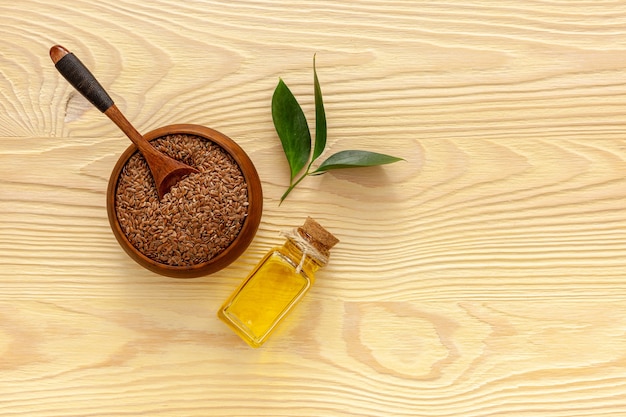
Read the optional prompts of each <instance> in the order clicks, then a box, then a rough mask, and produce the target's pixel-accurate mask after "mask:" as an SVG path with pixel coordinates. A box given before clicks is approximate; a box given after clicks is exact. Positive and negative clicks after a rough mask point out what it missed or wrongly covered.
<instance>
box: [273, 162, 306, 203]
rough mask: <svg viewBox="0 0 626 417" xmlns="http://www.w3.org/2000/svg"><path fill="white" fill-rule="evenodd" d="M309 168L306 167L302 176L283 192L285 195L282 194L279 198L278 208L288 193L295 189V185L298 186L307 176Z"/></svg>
mask: <svg viewBox="0 0 626 417" xmlns="http://www.w3.org/2000/svg"><path fill="white" fill-rule="evenodd" d="M310 167H311V166H310V165H309V166H308V167H307V170H306V172H305V173H304V174H302V176H301V177H300V178H298V179H297V180H296V182H293V183H291V185H290V186H289V188H287V191H285V193H284V194H283V196H282V197H281V198H280V203H278V205H279V206H280V205H281V204H282V203H283V200H285V198H287V196H288V195H289V193H290V192H291V190H293V189H294V188H296V185H298V184H300V182H301V181H302V180H303V179H305V178H306V177H307V176H308V175H309V168H310Z"/></svg>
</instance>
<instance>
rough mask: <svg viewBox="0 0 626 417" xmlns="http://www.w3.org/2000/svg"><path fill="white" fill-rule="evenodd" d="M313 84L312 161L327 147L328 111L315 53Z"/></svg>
mask: <svg viewBox="0 0 626 417" xmlns="http://www.w3.org/2000/svg"><path fill="white" fill-rule="evenodd" d="M313 84H314V89H315V148H314V149H313V158H312V159H311V162H313V161H315V160H316V159H317V158H318V157H319V156H320V155H321V154H322V152H324V148H325V147H326V111H325V110H324V100H323V99H322V89H321V87H320V81H319V79H318V78H317V70H316V69H315V55H313Z"/></svg>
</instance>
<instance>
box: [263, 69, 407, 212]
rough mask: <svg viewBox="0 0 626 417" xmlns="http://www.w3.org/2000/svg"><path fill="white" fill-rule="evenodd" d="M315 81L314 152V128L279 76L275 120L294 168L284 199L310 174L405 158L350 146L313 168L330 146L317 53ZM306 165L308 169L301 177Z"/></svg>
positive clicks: (291, 169)
mask: <svg viewBox="0 0 626 417" xmlns="http://www.w3.org/2000/svg"><path fill="white" fill-rule="evenodd" d="M313 84H314V93H315V146H314V147H313V153H312V154H311V132H310V130H309V126H308V123H307V121H306V117H305V115H304V112H303V111H302V107H300V104H299V103H298V101H297V100H296V98H295V97H294V95H293V94H292V92H291V90H289V87H287V84H285V82H284V81H283V80H282V79H280V80H279V82H278V85H277V86H276V89H275V90H274V95H273V96H272V120H273V121H274V127H275V128H276V133H278V137H279V138H280V142H281V144H282V146H283V150H284V152H285V156H286V157H287V162H288V163H289V169H290V172H291V174H290V181H289V187H288V188H287V190H286V191H285V193H284V194H283V195H282V197H281V198H280V202H281V203H282V202H283V201H284V200H285V198H287V196H288V195H289V193H290V192H291V191H292V190H293V189H294V188H295V187H296V186H297V185H298V184H300V182H302V180H303V179H304V178H306V177H307V176H311V175H321V174H324V173H326V172H328V171H331V170H335V169H342V168H358V167H371V166H378V165H384V164H391V163H393V162H397V161H402V160H403V159H402V158H396V157H395V156H390V155H385V154H382V153H376V152H369V151H361V150H346V151H340V152H337V153H335V154H333V155H331V156H329V157H328V158H327V159H326V160H325V161H323V162H322V163H321V164H319V166H318V167H317V168H316V169H313V168H312V166H313V163H314V162H315V161H316V160H317V159H318V158H319V157H320V156H321V155H322V153H323V152H324V149H325V148H326V135H327V126H326V112H325V110H324V101H323V99H322V89H321V87H320V82H319V79H318V77H317V70H316V68H315V57H313ZM307 162H308V165H307ZM305 166H306V169H305ZM303 169H304V173H302V174H301V175H300V176H299V177H298V174H299V173H300V172H302V170H303Z"/></svg>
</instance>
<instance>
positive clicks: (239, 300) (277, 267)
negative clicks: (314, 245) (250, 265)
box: [218, 243, 319, 347]
mask: <svg viewBox="0 0 626 417" xmlns="http://www.w3.org/2000/svg"><path fill="white" fill-rule="evenodd" d="M301 258H302V253H301V252H300V251H299V250H298V249H297V248H295V246H293V245H290V244H289V243H286V244H285V246H283V247H281V248H276V249H273V250H272V251H270V252H269V253H268V254H267V255H266V256H265V258H263V260H262V261H261V262H260V263H259V265H257V267H256V268H255V269H254V270H253V271H252V272H251V273H250V275H249V276H248V278H246V279H245V280H244V281H243V283H242V284H241V285H240V286H239V288H238V289H237V290H236V291H235V292H234V293H233V294H232V295H231V297H230V298H229V299H228V300H227V301H226V302H225V303H224V305H223V306H222V308H220V310H219V311H218V316H219V318H220V319H221V320H222V321H224V322H225V323H226V324H228V325H229V326H230V327H231V328H232V329H233V330H234V331H235V333H237V334H238V335H239V336H240V337H241V338H242V339H243V340H244V341H245V342H246V343H248V344H249V345H250V346H252V347H259V346H261V345H262V344H263V343H264V342H265V341H266V340H267V338H268V337H269V335H270V334H271V333H272V331H273V330H274V329H275V327H276V326H277V325H278V324H279V323H280V322H281V321H282V319H283V318H284V317H285V315H286V314H287V313H288V312H289V311H290V310H291V309H292V308H293V307H294V306H295V305H296V304H297V303H298V302H299V301H300V299H301V298H302V296H303V295H304V294H305V293H306V292H307V291H308V290H309V288H310V287H311V285H312V284H313V280H314V276H313V273H314V271H315V270H316V269H317V267H318V266H319V265H317V264H316V263H315V262H313V261H312V260H310V259H309V258H305V262H304V265H303V267H302V270H301V271H298V268H297V265H298V262H299V261H300V259H301Z"/></svg>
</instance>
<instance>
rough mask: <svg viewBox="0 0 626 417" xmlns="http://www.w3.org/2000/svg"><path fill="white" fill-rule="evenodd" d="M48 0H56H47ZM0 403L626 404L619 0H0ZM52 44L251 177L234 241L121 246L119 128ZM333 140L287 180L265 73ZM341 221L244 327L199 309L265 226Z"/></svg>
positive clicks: (290, 411)
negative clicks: (234, 329)
mask: <svg viewBox="0 0 626 417" xmlns="http://www.w3.org/2000/svg"><path fill="white" fill-rule="evenodd" d="M51 3H54V4H51ZM0 16H1V18H2V22H1V26H0V27H1V35H0V36H1V38H2V41H0V180H1V182H0V415H2V416H3V417H11V416H13V417H15V416H17V417H26V416H28V417H31V416H37V417H38V416H64V417H65V416H248V417H250V416H439V417H443V416H446V417H450V416H463V417H479V416H480V417H486V416H516V417H518V416H541V417H544V416H545V417H556V416H563V417H575V416H626V140H625V138H624V133H625V131H626V1H600V0H598V1H557V0H554V1H547V0H546V1H523V0H517V1H515V0H513V1H504V2H503V1H495V0H493V1H491V0H486V1H482V0H481V1H467V0H463V1H461V0H448V1H443V2H440V1H438V2H433V1H423V0H422V1H413V0H406V1H401V0H400V1H393V2H391V1H385V0H357V1H352V0H350V1H334V2H330V1H328V2H325V1H297V0H293V1H289V2H284V1H278V0H274V1H269V0H246V1H225V0H224V1H220V0H214V1H213V0H197V1H175V0H160V1H159V0H157V1H150V0H132V1H131V0H123V1H116V2H106V1H104V2H103V1H95V0H56V1H55V2H47V1H37V0H2V1H0ZM55 43H60V44H62V45H64V46H66V47H67V48H69V49H71V50H72V51H74V52H75V53H76V54H77V55H78V56H79V57H80V58H81V59H82V60H83V61H84V62H85V63H86V64H87V65H88V66H89V67H90V68H91V69H92V70H93V72H94V73H96V75H97V76H98V77H99V79H100V80H101V82H102V84H103V85H104V86H105V87H106V88H107V89H108V90H109V91H110V92H111V94H112V96H113V98H114V99H115V100H116V102H117V104H118V106H119V107H120V108H121V109H122V111H124V112H125V113H126V115H127V116H128V117H129V119H130V120H132V121H133V122H134V123H135V124H136V125H137V127H138V128H139V129H140V130H141V131H144V132H145V131H148V130H151V129H154V128H157V127H159V126H163V125H166V124H172V123H198V124H202V125H206V126H210V127H212V128H215V129H217V130H220V131H222V132H223V133H225V134H227V135H229V136H231V137H232V138H234V139H235V140H236V141H237V142H238V143H239V144H240V145H241V146H242V147H243V148H244V149H245V150H246V151H247V152H248V153H249V155H250V156H251V157H252V159H253V161H254V163H255V165H256V167H257V169H258V171H259V174H260V176H261V178H262V181H263V187H264V193H265V199H264V201H265V211H264V214H263V219H262V223H261V227H260V230H259V232H258V235H257V236H256V238H255V240H254V241H253V242H252V244H251V246H250V247H249V250H248V251H247V252H246V253H245V255H244V256H242V257H241V258H240V259H239V260H238V261H236V262H235V263H234V264H232V265H231V266H230V267H228V268H227V269H225V270H223V271H220V272H219V273H216V274H214V275H211V276H207V277H202V278H198V279H194V280H185V281H181V280H175V279H172V278H166V277H161V276H158V275H154V274H152V273H150V272H148V271H146V270H144V269H142V268H141V267H139V266H138V265H137V264H135V263H134V262H133V261H132V260H131V259H130V258H128V257H127V256H126V255H125V254H124V252H123V251H122V250H121V249H120V248H119V246H118V245H117V243H116V241H115V239H114V237H113V235H112V233H111V231H110V229H109V226H108V222H107V219H106V212H105V189H106V184H107V180H108V176H109V173H110V171H111V169H112V168H113V165H114V163H115V162H116V159H117V158H118V156H119V155H120V154H121V152H122V151H123V150H124V149H125V148H126V147H127V146H128V143H129V142H128V141H127V140H126V139H125V138H124V137H123V135H122V134H121V133H120V132H119V131H117V130H116V128H115V126H114V125H113V124H112V123H111V122H110V121H109V120H108V119H106V117H104V116H103V115H102V114H100V113H99V112H98V111H97V110H95V109H94V108H92V107H91V106H90V105H89V104H88V103H87V102H86V101H85V100H84V99H83V98H82V97H80V96H79V95H77V94H76V93H75V92H74V91H73V90H72V88H71V87H70V86H69V85H68V84H67V82H65V80H63V79H62V78H61V76H60V75H59V74H58V73H57V72H56V71H55V69H54V67H53V65H52V63H51V61H50V59H49V57H48V49H49V48H50V46H52V45H53V44H55ZM316 53H317V65H318V73H319V77H320V80H321V83H322V89H323V92H324V95H325V99H326V112H327V115H328V124H329V143H328V152H335V151H339V150H342V149H367V150H372V151H380V152H386V153H391V154H394V155H396V156H401V157H403V158H405V159H406V162H402V163H398V164H394V165H390V166H387V167H384V168H372V169H364V170H352V171H343V172H337V173H335V174H327V175H325V176H322V177H317V178H310V179H307V180H306V181H304V182H303V183H302V184H301V185H300V186H299V187H298V188H297V189H296V190H295V191H294V192H293V193H292V194H291V196H290V197H289V198H288V199H287V200H286V201H285V202H284V203H283V204H282V205H280V206H279V205H278V199H279V198H280V195H281V194H282V192H283V191H284V189H285V188H286V186H287V181H288V168H287V164H286V161H285V160H284V156H283V154H282V151H281V148H280V144H279V141H278V138H277V136H276V134H275V132H274V128H273V125H272V121H271V114H270V101H271V96H272V92H273V89H274V87H275V86H276V84H277V81H278V79H279V77H282V78H283V79H284V80H285V82H286V83H287V84H288V85H289V86H290V87H291V89H292V90H293V92H294V94H296V96H297V97H298V98H299V99H300V102H301V103H302V105H303V107H304V109H305V111H306V112H307V115H308V116H310V117H311V124H312V121H313V87H312V80H313V74H312V59H313V55H314V54H316ZM307 215H311V216H313V217H314V218H316V219H318V220H319V221H320V222H321V223H322V224H324V225H325V226H326V227H327V228H328V229H329V230H331V231H332V232H334V233H335V234H336V235H337V236H338V237H339V238H340V239H341V243H340V244H339V245H338V246H337V247H336V248H335V249H334V251H333V254H332V258H331V262H330V264H329V265H328V267H327V268H326V269H324V270H322V271H321V272H320V273H319V275H318V281H317V283H316V285H315V287H314V288H313V290H312V291H311V293H309V295H308V296H307V297H306V299H305V300H304V302H303V303H302V305H301V306H300V307H299V308H298V310H297V311H296V312H295V313H294V314H293V316H291V317H290V318H289V320H288V321H287V322H286V323H285V324H284V326H283V327H282V328H281V329H280V330H279V332H278V333H277V334H275V335H274V337H273V338H272V339H271V340H270V341H269V342H268V343H267V344H266V345H265V346H264V347H263V348H261V349H258V350H253V349H250V348H248V347H247V346H246V345H245V344H243V342H241V341H240V340H239V339H238V338H237V336H235V335H234V334H233V333H231V332H230V331H229V330H228V329H227V328H226V327H225V326H224V325H222V323H221V322H219V321H218V320H217V318H216V316H215V312H216V310H217V308H218V307H219V305H220V304H221V302H222V301H223V300H224V299H225V298H226V297H227V296H228V294H229V293H230V292H231V291H232V290H233V289H234V288H235V287H236V285H237V284H238V283H239V282H240V280H241V279H243V278H244V277H245V276H246V274H247V272H248V271H249V270H250V269H251V268H252V267H253V265H254V264H255V263H256V262H257V261H258V259H259V258H260V257H261V256H262V255H263V254H264V253H265V252H266V251H267V250H268V249H269V248H270V247H272V246H273V245H276V244H279V243H281V242H282V238H281V237H280V236H279V232H280V231H281V230H286V229H290V228H291V227H293V226H296V225H298V224H300V223H301V222H302V221H303V220H304V218H305V217H306V216H307Z"/></svg>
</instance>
